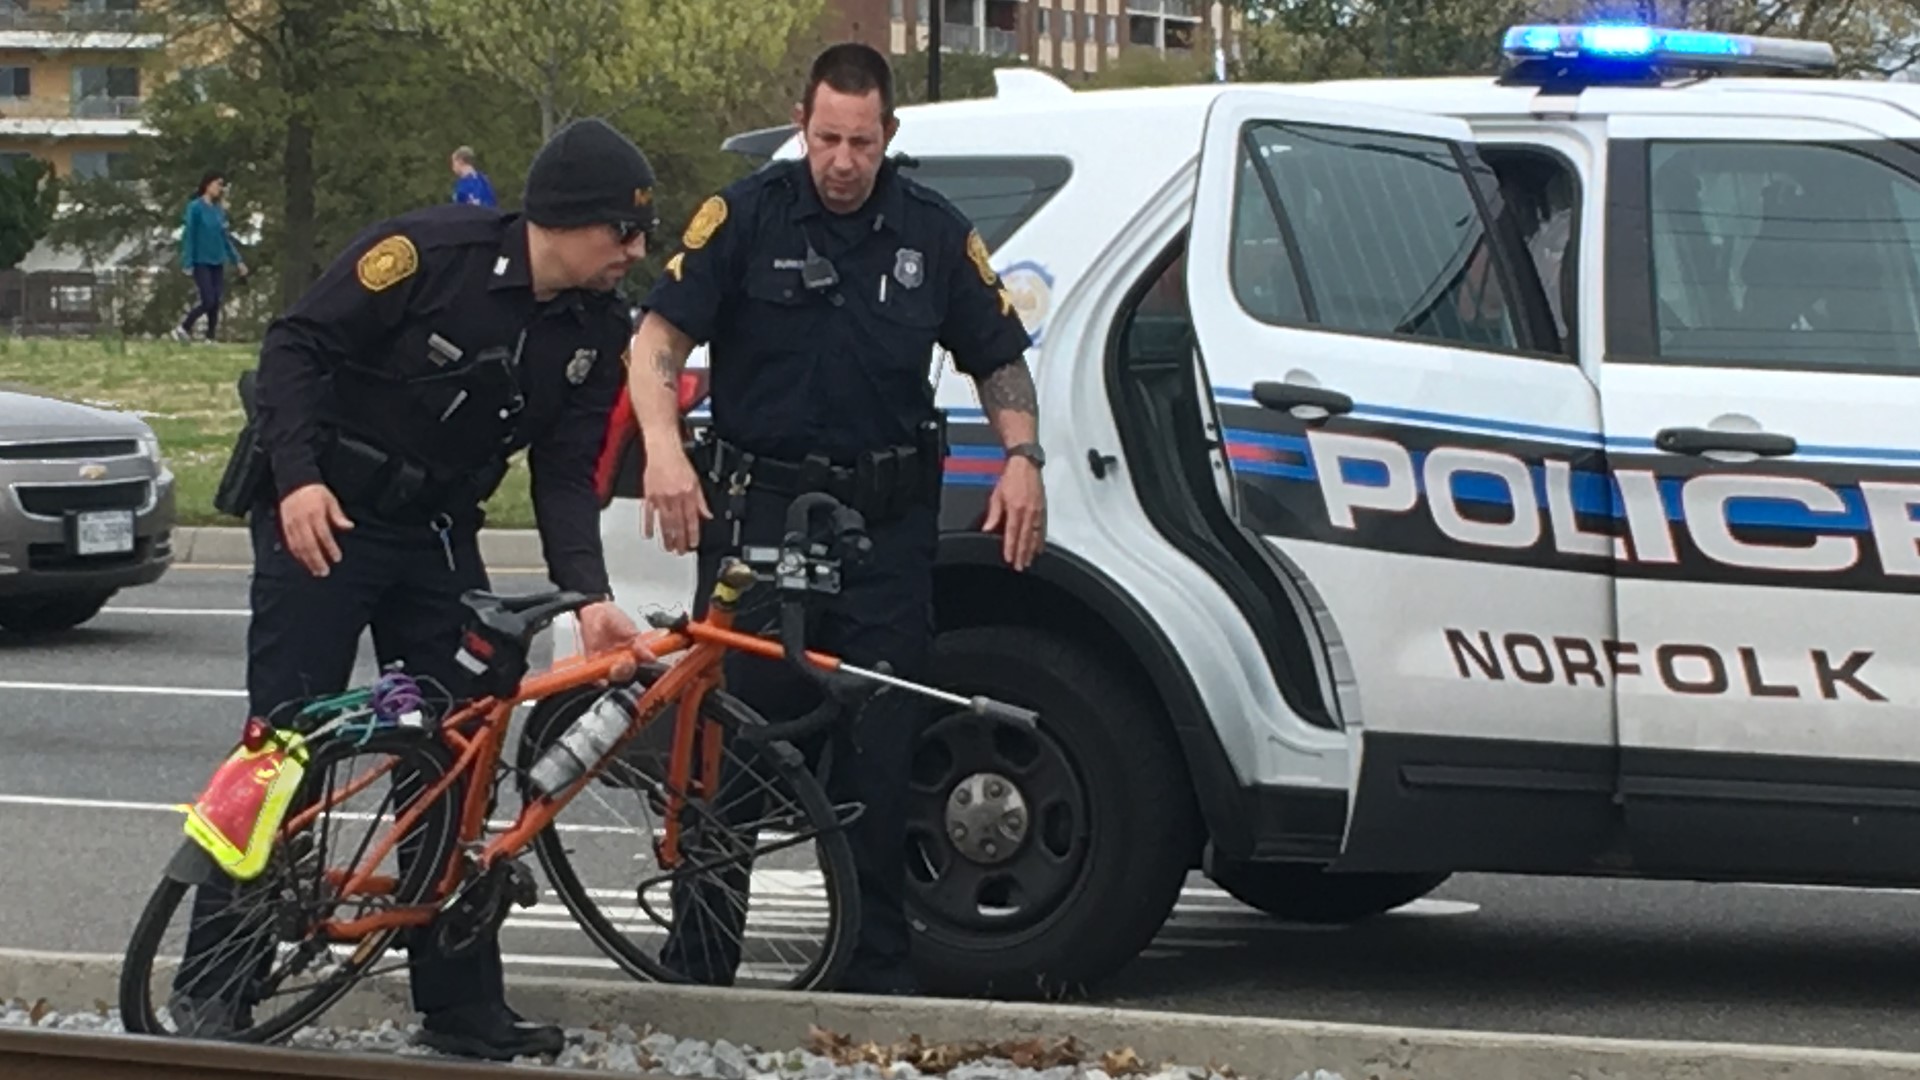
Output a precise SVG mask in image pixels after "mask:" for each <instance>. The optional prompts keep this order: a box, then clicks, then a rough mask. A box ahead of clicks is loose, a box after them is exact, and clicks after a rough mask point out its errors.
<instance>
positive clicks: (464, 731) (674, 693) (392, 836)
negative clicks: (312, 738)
mask: <svg viewBox="0 0 1920 1080" xmlns="http://www.w3.org/2000/svg"><path fill="white" fill-rule="evenodd" d="M753 583H754V578H753V571H752V570H751V569H750V568H747V567H746V566H744V564H742V565H739V566H737V567H735V568H730V569H729V570H728V571H727V572H726V573H723V574H722V575H721V580H719V581H716V582H715V583H714V589H713V596H712V601H711V602H710V603H709V605H708V609H707V614H706V616H705V617H704V618H702V619H699V620H683V621H682V622H681V624H680V625H679V627H678V628H675V629H662V630H654V631H652V632H650V633H647V634H644V635H642V637H641V639H640V644H641V645H642V646H643V647H645V648H646V649H647V651H648V652H650V653H652V654H653V656H654V657H655V658H657V659H665V658H667V657H670V656H678V655H681V654H683V653H684V654H685V655H684V656H683V657H682V659H680V660H679V661H677V662H676V663H674V664H673V665H671V666H670V667H668V669H667V671H666V673H665V674H664V675H662V676H661V677H660V678H659V679H658V680H656V681H655V682H654V684H653V685H652V686H650V687H648V688H647V691H646V693H644V694H643V695H641V697H640V699H639V700H638V701H637V702H635V704H634V709H633V716H632V717H631V719H630V721H629V723H628V725H627V729H626V731H625V732H623V733H622V734H621V736H620V738H619V739H617V740H616V741H615V742H614V744H613V746H612V747H610V748H609V749H608V750H607V752H606V753H605V754H603V755H601V757H600V759H599V760H597V761H595V762H593V763H592V764H591V765H590V766H589V767H588V768H587V769H586V770H585V771H583V773H582V774H581V775H580V776H579V777H578V778H576V779H575V780H574V782H573V783H572V784H571V785H570V786H569V787H568V788H567V789H566V790H564V791H562V792H560V793H558V794H557V795H553V796H541V797H538V798H536V799H533V800H531V801H529V802H527V803H526V804H525V805H524V806H522V807H521V810H520V815H519V817H517V818H516V819H515V820H514V821H513V823H512V824H511V825H509V826H508V827H507V828H506V830H505V831H503V832H502V833H501V834H500V835H499V836H496V837H495V838H494V839H493V840H492V841H490V842H488V843H487V845H486V846H485V847H484V848H483V849H481V851H480V852H479V854H478V858H477V866H476V867H475V868H474V869H475V874H474V877H475V878H477V877H478V876H479V875H480V874H484V873H485V872H486V871H487V870H488V869H490V868H491V867H492V866H493V865H494V863H495V862H497V861H498V860H500V859H503V858H509V857H512V856H514V855H517V854H519V853H520V852H521V851H524V850H525V849H526V848H527V847H528V846H529V845H531V844H532V843H533V840H534V837H536V836H537V835H539V833H540V832H541V831H542V830H543V829H545V828H546V827H547V826H548V825H550V824H552V823H553V820H554V818H556V817H558V816H559V814H560V812H561V811H562V810H563V809H565V808H566V806H567V804H568V803H570V802H572V800H573V797H574V796H575V795H577V794H578V793H579V792H580V791H582V790H583V789H585V787H586V786H587V785H588V784H591V783H593V782H594V781H595V780H596V779H597V778H598V777H599V775H600V773H601V771H602V770H603V769H604V768H605V767H606V765H607V764H608V763H609V762H611V761H613V760H614V759H615V758H616V757H618V756H619V753H620V750H621V749H622V748H624V747H625V746H626V745H627V743H628V742H629V741H631V740H632V739H633V737H634V736H635V735H637V734H638V733H639V732H640V731H641V730H642V729H644V728H645V727H646V726H647V725H648V724H650V723H652V722H653V721H654V719H655V718H656V717H658V716H659V714H660V713H661V712H663V711H665V709H666V708H667V706H668V704H669V703H671V702H673V701H674V700H675V699H676V698H677V699H678V700H679V710H678V713H677V716H676V719H675V729H674V737H673V748H672V751H671V753H672V757H671V759H670V763H669V771H668V785H669V791H668V794H667V812H666V813H665V814H664V815H663V816H664V817H665V819H666V828H665V836H664V837H663V839H662V842H661V846H660V860H661V863H662V864H663V866H665V867H667V868H672V867H674V866H676V865H677V864H678V863H679V861H680V850H679V840H680V822H679V818H680V814H679V809H680V807H681V805H682V803H683V801H684V799H685V798H686V795H687V794H688V793H689V792H690V791H691V790H693V789H691V788H690V787H689V785H690V784H691V783H692V782H693V781H694V779H695V778H694V776H693V775H692V774H693V770H694V765H695V761H694V751H695V745H694V744H695V739H696V737H697V738H699V739H700V740H701V745H700V747H699V749H700V750H701V754H700V760H699V767H700V774H699V780H700V783H701V785H702V786H701V788H700V789H699V790H701V791H704V790H705V786H706V785H708V784H713V783H716V782H717V780H718V777H719V773H720V765H721V757H720V755H721V750H722V745H721V737H720V736H721V733H720V732H719V731H718V730H716V729H717V728H718V725H716V724H714V723H713V722H711V721H701V719H700V713H699V709H700V704H701V702H702V701H703V700H704V698H705V696H706V693H707V691H708V690H711V689H713V688H715V687H717V686H718V685H719V684H720V665H721V661H722V660H723V659H724V658H725V656H726V654H727V653H728V652H730V651H739V652H746V653H752V654H755V655H758V656H763V657H767V658H769V659H773V660H780V659H783V658H784V657H785V653H784V652H783V649H782V645H781V643H780V642H779V641H778V640H769V639H766V638H761V637H756V636H754V635H751V634H745V633H741V632H740V631H737V630H735V629H733V618H734V613H735V611H736V609H737V606H738V603H739V599H740V597H741V595H742V594H744V593H745V592H746V591H747V589H749V588H751V587H752V585H753ZM805 655H806V657H807V659H808V660H809V661H810V662H811V663H813V664H815V665H817V666H819V667H820V668H821V669H823V670H825V671H837V670H839V669H840V668H841V666H842V665H841V662H840V660H839V659H838V658H837V657H834V656H831V655H828V654H825V653H819V652H815V651H812V650H808V651H807V652H806V654H805ZM638 660H639V658H638V656H637V655H636V653H635V652H634V651H633V650H631V649H626V648H620V649H610V650H603V651H601V652H598V653H594V654H591V655H588V656H584V657H577V658H570V659H568V660H564V661H560V662H557V663H555V664H554V665H553V666H551V667H549V668H548V669H547V670H545V671H543V672H540V673H538V674H534V675H531V676H529V677H527V678H525V679H523V680H522V681H521V683H520V685H519V687H518V688H517V689H516V690H515V692H514V693H513V694H512V696H510V697H507V698H498V697H483V698H478V699H475V700H473V701H470V702H468V703H466V704H464V705H461V706H460V707H458V708H457V709H455V710H454V711H453V712H451V713H449V714H448V715H447V717H446V718H445V719H443V720H442V721H441V723H440V725H439V731H438V737H439V738H440V739H441V741H442V742H444V743H445V744H447V745H448V746H449V747H450V748H451V749H453V750H454V751H456V752H457V753H458V755H459V756H458V757H457V759H456V760H455V762H454V765H453V768H451V769H449V770H448V771H447V773H446V775H444V776H442V777H441V778H440V779H439V780H437V781H435V782H434V784H433V785H432V786H430V787H429V788H428V789H427V790H426V791H425V792H423V793H422V794H421V795H420V796H419V797H418V798H416V799H415V800H414V802H413V805H412V806H411V807H409V808H408V809H407V810H406V812H404V813H403V814H401V815H400V818H399V819H398V820H397V821H395V822H394V824H393V826H392V828H391V829H389V830H388V831H387V833H386V834H385V835H384V836H383V837H382V838H381V840H380V842H379V843H378V844H376V845H374V847H373V848H372V850H371V851H369V852H368V854H367V856H366V858H365V859H363V860H362V861H361V863H360V864H359V865H358V866H356V867H355V868H354V869H352V870H351V871H330V872H329V873H328V877H329V878H330V879H331V880H332V881H333V882H334V883H335V885H336V887H337V888H338V890H339V895H340V896H341V897H351V896H379V895H385V894H389V893H391V892H392V890H393V888H394V885H395V881H394V879H393V878H391V877H388V876H385V875H378V874H375V873H373V868H374V867H377V866H379V865H380V863H381V861H382V860H383V859H385V858H386V857H387V855H388V854H389V853H390V852H391V851H392V850H393V849H394V847H395V846H396V845H397V844H399V842H400V838H401V837H403V836H405V835H406V833H407V832H408V830H410V829H411V828H412V827H413V826H414V825H415V824H416V823H417V822H418V821H419V820H420V817H421V815H423V814H424V813H426V811H427V809H428V808H429V807H431V806H433V805H434V804H435V803H437V802H438V801H439V800H440V799H441V798H443V797H444V796H445V795H446V793H447V791H448V790H449V789H450V788H451V787H452V786H453V784H454V782H455V781H456V780H458V779H459V778H461V777H463V776H465V777H468V778H469V781H470V782H469V783H468V785H467V791H466V796H465V800H464V802H463V804H462V806H461V811H460V822H459V831H458V834H457V838H458V839H457V842H456V843H455V845H454V847H453V850H452V851H450V852H449V853H448V857H447V865H446V867H445V869H444V870H443V872H442V874H441V876H440V879H439V881H438V882H437V883H436V884H435V886H434V889H433V892H432V894H431V901H430V902H425V903H419V904H413V905H410V906H407V907H397V908H390V909H387V910H384V911H378V912H375V913H373V914H369V915H364V916H361V917H360V918H357V919H351V920H348V921H345V922H339V921H335V920H325V921H323V922H322V923H321V924H320V926H319V930H320V931H321V932H322V933H324V934H326V935H328V937H330V938H331V939H332V940H335V941H353V940H358V939H361V938H364V937H366V936H367V935H370V934H375V933H379V932H381V931H384V930H397V929H403V928H408V927H418V926H424V925H426V924H428V923H430V922H432V921H433V919H434V917H435V916H436V915H437V914H438V913H439V910H440V907H441V901H443V900H444V898H445V897H447V896H448V895H449V894H450V893H451V892H452V891H453V890H454V889H455V888H456V887H457V886H458V885H459V884H460V879H461V877H462V869H463V868H462V865H461V858H460V855H461V852H462V851H463V850H467V849H470V848H471V847H472V845H473V844H475V843H476V842H477V841H478V840H479V838H480V837H481V836H482V835H483V832H484V830H485V828H486V825H487V808H488V805H489V803H490V802H491V801H492V799H491V796H492V792H493V783H492V780H491V778H492V777H493V776H494V775H495V771H494V770H495V767H496V766H497V765H498V764H499V761H500V755H501V752H502V749H503V747H504V744H505V742H506V735H507V728H508V723H509V721H510V719H511V718H512V715H513V710H514V708H515V707H516V706H518V705H520V704H522V703H524V702H530V701H541V700H544V699H546V698H549V697H552V696H553V695H555V694H560V693H565V692H566V691H569V690H574V689H579V688H583V687H591V686H595V685H597V684H600V683H602V682H605V681H612V680H614V679H615V678H616V676H619V675H621V673H622V672H623V670H624V669H627V668H629V667H631V666H632V665H634V664H636V663H637V662H638ZM689 691H693V692H691V693H690V692H689ZM392 767H393V766H392V764H391V763H388V764H387V765H384V766H382V767H381V768H379V769H377V770H375V771H374V772H373V773H372V774H370V775H369V776H367V777H364V778H362V779H360V780H356V781H355V782H353V783H352V784H349V785H348V786H347V787H346V788H345V789H344V790H343V791H341V792H340V793H339V794H338V795H337V797H336V798H334V799H333V800H330V801H329V802H328V803H325V804H316V805H314V806H312V807H308V808H305V809H303V810H301V811H300V812H299V813H298V814H294V815H290V817H289V819H288V821H287V822H286V824H285V825H284V826H283V829H282V838H283V839H284V838H285V837H287V836H290V835H293V834H296V833H298V832H299V831H301V830H302V829H305V828H306V827H307V826H308V825H310V824H311V823H312V822H313V820H314V819H315V818H316V817H318V816H319V815H320V814H322V813H325V812H326V811H327V809H329V808H330V807H331V806H333V805H336V804H337V803H338V802H339V801H341V800H344V799H348V798H352V797H353V796H354V795H356V794H358V793H359V792H362V791H365V790H366V789H367V788H368V787H370V786H372V785H373V784H374V783H375V782H376V781H378V780H379V779H380V777H382V776H384V775H386V773H387V771H388V770H390V769H391V768H392ZM482 779H485V780H486V781H487V782H484V783H482V782H479V781H481V780H482Z"/></svg>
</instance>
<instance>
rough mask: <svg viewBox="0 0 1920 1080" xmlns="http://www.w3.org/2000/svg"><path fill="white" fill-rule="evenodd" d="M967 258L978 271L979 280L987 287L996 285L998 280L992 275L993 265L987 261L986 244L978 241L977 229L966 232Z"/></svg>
mask: <svg viewBox="0 0 1920 1080" xmlns="http://www.w3.org/2000/svg"><path fill="white" fill-rule="evenodd" d="M967 258H969V259H972V260H973V268H974V269H975V270H978V271H980V280H981V281H984V282H986V283H987V284H988V285H989V286H992V285H994V284H997V283H998V282H999V280H1000V279H999V278H998V277H996V276H995V275H994V272H993V264H992V263H990V262H988V261H987V242H986V241H985V240H982V239H980V230H979V229H970V230H968V231H967Z"/></svg>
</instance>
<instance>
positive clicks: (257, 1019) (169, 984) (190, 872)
mask: <svg viewBox="0 0 1920 1080" xmlns="http://www.w3.org/2000/svg"><path fill="white" fill-rule="evenodd" d="M356 743H357V740H356V739H348V738H335V739H328V740H324V741H322V742H321V743H319V744H318V745H316V746H315V747H314V749H313V753H312V755H311V757H310V758H309V760H308V763H307V768H306V773H305V774H304V775H303V777H302V778H301V782H300V786H299V788H298V789H297V791H296V793H295V795H294V799H293V807H294V808H293V809H291V810H289V811H288V815H289V817H292V816H293V815H295V814H297V813H299V808H301V807H310V806H313V805H315V804H316V803H319V804H325V805H327V806H328V807H329V808H328V809H327V810H326V811H324V812H322V813H320V814H318V815H316V816H315V817H314V819H313V821H312V822H310V823H308V824H307V826H306V827H305V828H303V829H302V830H301V831H299V832H297V833H295V834H293V835H292V836H290V837H288V838H286V839H285V840H284V841H283V842H282V843H281V845H280V846H279V848H278V849H277V850H276V851H275V852H274V853H273V855H272V857H271V859H270V860H269V861H268V863H267V867H266V869H265V870H264V871H263V872H262V873H261V874H260V876H259V877H257V878H255V879H253V880H252V881H248V882H235V881H233V880H232V879H231V878H229V877H228V876H227V875H226V874H225V873H224V872H222V871H221V870H220V869H219V867H218V866H217V865H216V864H214V862H213V861H212V859H211V858H209V857H208V856H207V855H206V854H205V853H204V852H202V851H201V850H200V848H199V847H198V845H196V844H194V843H193V841H191V840H187V841H185V842H184V843H183V845H182V847H181V848H180V849H179V850H178V851H177V852H176V854H175V855H174V857H173V860H172V862H171V863H169V865H168V868H167V872H166V873H165V874H163V875H162V877H161V879H160V883H159V885H157V886H156V887H155V888H154V891H153V894H152V896H151V897H150V898H149V899H148V901H147V905H146V908H145V910H144V911H142V912H141V915H140V919H139V922H138V923H137V924H136V925H135V927H134V931H133V937H132V940H131V941H130V942H129V944H128V946H127V953H126V960H125V963H124V964H123V965H122V967H121V971H120V1017H121V1022H122V1024H123V1025H124V1026H125V1027H126V1030H127V1031H128V1032H129V1033H130V1034H135V1035H176V1036H190V1037H195V1038H203V1039H220V1040H225V1041H231V1042H246V1043H273V1042H279V1041H281V1040H284V1039H286V1038H287V1037H289V1036H291V1035H292V1034H293V1033H294V1032H296V1031H298V1030H299V1029H300V1028H301V1027H303V1026H305V1025H306V1024H308V1023H311V1022H312V1021H313V1020H314V1019H315V1018H317V1017H319V1016H320V1014H322V1013H324V1012H325V1011H326V1010H327V1009H329V1008H331V1007H332V1006H333V1004H334V1003H335V1002H337V1001H339V1000H340V998H341V997H343V996H344V995H345V994H346V993H347V991H348V990H350V989H352V988H353V985H354V984H355V983H357V982H359V981H360V979H362V978H364V977H365V976H366V975H367V974H368V973H369V972H370V970H371V969H372V967H373V965H374V964H375V963H377V962H378V961H379V959H380V957H381V956H383V955H384V954H385V953H386V952H387V950H388V949H389V948H390V947H391V946H392V944H393V942H394V939H395V938H396V937H397V936H398V935H399V933H400V931H396V930H387V931H379V932H376V933H373V934H370V935H368V936H366V937H364V938H361V939H358V940H356V941H328V940H323V939H322V938H321V936H320V935H318V934H316V933H315V930H316V928H317V926H318V924H319V923H320V922H321V921H323V920H337V921H346V920H351V919H356V918H360V917H362V916H365V915H369V914H372V913H373V912H375V911H378V910H381V909H384V908H390V907H399V906H404V905H407V904H412V903H417V902H419V901H421V900H422V899H424V898H425V897H426V896H427V894H428V892H429V891H430V890H431V889H432V888H433V886H434V884H435V881H436V879H437V878H438V876H439V873H440V871H441V870H443V869H444V868H445V866H446V864H447V859H448V858H449V857H450V856H451V854H452V851H453V845H454V841H455V832H456V827H457V812H458V810H459V805H460V799H461V796H462V792H463V789H464V781H455V782H454V783H453V784H452V785H451V786H450V787H449V788H448V790H447V792H446V793H445V794H443V795H442V797H441V798H440V799H439V800H437V801H436V802H434V803H433V804H432V805H430V806H428V807H427V808H426V811H425V812H424V813H423V814H422V815H421V817H420V819H419V821H418V822H417V823H416V824H415V826H414V827H413V829H412V830H410V831H409V832H408V833H407V835H406V836H405V837H404V838H403V839H402V841H401V843H400V844H399V845H396V847H395V850H394V851H393V852H391V853H389V854H388V855H387V856H386V857H385V859H384V860H383V861H382V864H381V866H380V867H378V872H379V873H380V874H382V875H384V876H386V877H387V879H388V880H389V881H390V882H391V888H390V890H388V891H386V892H384V893H382V894H381V895H377V896H373V895H355V896H353V897H344V898H343V897H341V896H340V895H339V891H338V888H337V887H336V882H337V879H338V878H339V877H340V876H341V872H342V871H345V870H347V869H348V868H351V867H354V866H357V865H358V864H360V863H361V862H362V861H364V860H365V859H366V858H367V856H368V855H369V854H370V853H371V851H372V849H373V847H374V845H376V844H378V843H380V842H381V840H382V839H383V838H384V837H385V836H386V835H387V834H388V833H389V832H390V830H391V828H392V826H393V824H394V822H395V821H396V820H397V819H398V817H399V815H401V814H402V813H404V812H405V811H406V810H407V809H408V808H410V807H411V806H413V805H414V803H415V802H416V801H417V800H418V798H419V796H420V795H421V794H423V793H424V792H425V791H426V790H427V789H428V788H430V787H431V786H432V785H433V784H434V783H435V782H437V781H438V780H439V779H440V778H442V777H444V776H445V775H446V774H447V772H448V771H449V770H451V769H452V767H453V757H452V754H451V753H450V752H449V751H448V750H447V748H446V747H445V746H443V745H442V744H441V743H439V742H438V741H435V740H433V739H431V738H429V737H425V736H422V735H420V734H418V733H398V732H391V733H382V734H378V735H375V736H373V737H372V738H370V739H368V740H367V741H366V743H365V744H364V745H356ZM388 765H390V766H391V771H390V772H388V773H387V774H386V775H385V776H380V777H377V778H373V777H374V774H373V770H375V769H378V768H381V767H383V766H388ZM369 778H371V781H370V782H368V781H369ZM356 779H359V780H361V781H362V783H363V784H364V785H365V786H364V789H363V790H360V791H357V792H352V793H351V794H349V792H350V790H351V788H352V786H353V783H354V781H355V780H356ZM177 916H184V918H180V919H179V920H178V921H177V922H176V917H177ZM308 975H314V976H317V977H316V978H315V979H314V980H313V981H312V982H311V983H310V984H309V985H306V986H304V987H300V986H298V985H297V982H296V985H294V986H292V987H289V986H288V985H287V984H288V983H290V982H295V981H296V980H300V979H301V978H302V977H303V976H308ZM277 999H285V1000H284V1001H283V1002H282V1003H281V1007H279V1008H278V1009H276V1010H274V1011H272V1012H271V1013H270V1014H268V1013H267V1010H268V1008H269V1006H271V1005H272V1003H273V1002H275V1001H276V1000H277Z"/></svg>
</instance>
